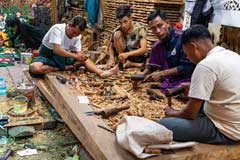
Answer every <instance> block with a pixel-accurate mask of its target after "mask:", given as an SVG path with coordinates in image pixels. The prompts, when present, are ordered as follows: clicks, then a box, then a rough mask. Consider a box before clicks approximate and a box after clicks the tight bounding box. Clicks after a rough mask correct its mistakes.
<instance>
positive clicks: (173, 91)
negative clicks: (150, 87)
mask: <svg viewBox="0 0 240 160" xmlns="http://www.w3.org/2000/svg"><path fill="white" fill-rule="evenodd" d="M184 92H185V89H184V88H182V87H179V88H173V89H167V90H166V92H165V96H166V97H167V99H168V106H169V107H171V105H172V97H174V96H177V95H179V94H181V93H184Z"/></svg>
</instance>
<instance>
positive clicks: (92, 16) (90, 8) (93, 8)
mask: <svg viewBox="0 0 240 160" xmlns="http://www.w3.org/2000/svg"><path fill="white" fill-rule="evenodd" d="M84 9H85V11H86V12H87V13H88V21H89V23H90V25H91V26H92V27H93V26H94V24H95V23H96V22H97V20H98V12H99V0H84Z"/></svg>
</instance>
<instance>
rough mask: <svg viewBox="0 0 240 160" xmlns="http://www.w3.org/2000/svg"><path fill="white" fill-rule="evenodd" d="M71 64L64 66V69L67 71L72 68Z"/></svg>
mask: <svg viewBox="0 0 240 160" xmlns="http://www.w3.org/2000/svg"><path fill="white" fill-rule="evenodd" d="M73 68H74V67H73V65H68V66H65V69H64V70H66V71H69V70H73Z"/></svg>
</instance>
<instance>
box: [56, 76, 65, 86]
mask: <svg viewBox="0 0 240 160" xmlns="http://www.w3.org/2000/svg"><path fill="white" fill-rule="evenodd" d="M56 79H57V80H58V81H59V82H60V83H62V84H65V83H66V82H67V78H65V77H63V76H60V75H56Z"/></svg>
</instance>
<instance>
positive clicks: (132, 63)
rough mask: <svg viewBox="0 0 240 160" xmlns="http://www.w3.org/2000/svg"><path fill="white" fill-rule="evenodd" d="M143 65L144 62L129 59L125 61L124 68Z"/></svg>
mask: <svg viewBox="0 0 240 160" xmlns="http://www.w3.org/2000/svg"><path fill="white" fill-rule="evenodd" d="M142 65H143V64H142V63H135V62H131V61H127V62H126V63H124V68H140V67H142Z"/></svg>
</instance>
